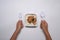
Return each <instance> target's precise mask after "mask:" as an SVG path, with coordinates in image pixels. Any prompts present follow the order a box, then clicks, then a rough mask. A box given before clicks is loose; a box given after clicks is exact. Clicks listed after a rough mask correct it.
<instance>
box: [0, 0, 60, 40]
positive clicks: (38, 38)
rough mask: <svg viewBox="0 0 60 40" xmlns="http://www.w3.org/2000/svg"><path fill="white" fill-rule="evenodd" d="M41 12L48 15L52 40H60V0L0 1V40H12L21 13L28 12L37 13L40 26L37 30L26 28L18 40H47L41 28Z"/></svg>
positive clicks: (47, 19)
mask: <svg viewBox="0 0 60 40" xmlns="http://www.w3.org/2000/svg"><path fill="white" fill-rule="evenodd" d="M41 11H44V13H45V14H46V21H47V22H48V24H49V26H48V29H49V32H50V35H51V37H52V39H53V40H60V14H59V13H60V0H0V40H10V37H11V36H12V34H13V33H14V31H15V29H16V22H17V21H18V14H19V12H21V13H23V14H24V15H25V13H28V12H34V13H37V15H38V16H37V17H38V18H37V19H38V23H37V24H38V25H37V28H26V27H25V26H24V28H23V29H22V31H21V33H20V34H19V36H18V38H17V40H45V36H44V34H43V32H42V30H41V29H40V28H39V23H40V21H41V18H40V16H39V13H40V12H41ZM24 15H23V19H24ZM23 23H24V20H23Z"/></svg>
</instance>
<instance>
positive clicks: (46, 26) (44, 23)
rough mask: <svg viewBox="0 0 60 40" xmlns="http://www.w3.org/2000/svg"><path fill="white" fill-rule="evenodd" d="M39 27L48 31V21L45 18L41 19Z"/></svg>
mask: <svg viewBox="0 0 60 40" xmlns="http://www.w3.org/2000/svg"><path fill="white" fill-rule="evenodd" d="M40 27H41V29H42V30H43V31H48V23H47V22H46V21H45V20H41V24H40Z"/></svg>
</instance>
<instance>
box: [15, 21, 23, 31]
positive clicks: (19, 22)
mask: <svg viewBox="0 0 60 40" xmlns="http://www.w3.org/2000/svg"><path fill="white" fill-rule="evenodd" d="M22 28H23V23H22V21H21V20H19V21H18V22H17V24H16V30H21V29H22Z"/></svg>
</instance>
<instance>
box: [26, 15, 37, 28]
mask: <svg viewBox="0 0 60 40" xmlns="http://www.w3.org/2000/svg"><path fill="white" fill-rule="evenodd" d="M25 24H26V27H28V28H36V27H37V16H36V14H26V15H25Z"/></svg>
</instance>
